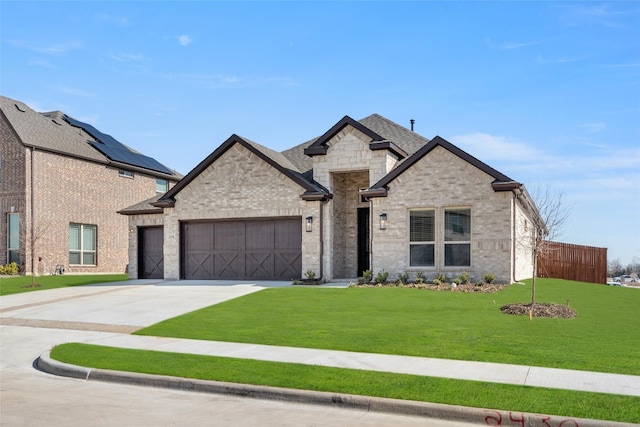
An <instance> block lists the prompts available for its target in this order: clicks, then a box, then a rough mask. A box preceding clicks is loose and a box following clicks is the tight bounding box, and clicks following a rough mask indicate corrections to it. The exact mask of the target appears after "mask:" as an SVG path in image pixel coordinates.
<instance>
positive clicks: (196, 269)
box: [185, 252, 214, 280]
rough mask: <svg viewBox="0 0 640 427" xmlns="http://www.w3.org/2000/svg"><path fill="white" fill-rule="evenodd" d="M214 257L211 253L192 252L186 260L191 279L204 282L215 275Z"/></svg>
mask: <svg viewBox="0 0 640 427" xmlns="http://www.w3.org/2000/svg"><path fill="white" fill-rule="evenodd" d="M213 261H214V257H213V255H212V254H211V253H206V252H199V253H196V252H190V253H189V255H188V256H187V257H186V260H185V268H186V269H187V271H189V272H190V277H189V278H190V279H194V280H204V279H208V278H210V277H211V276H212V275H213V274H214V262H213Z"/></svg>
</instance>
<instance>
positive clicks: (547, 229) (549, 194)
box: [518, 186, 570, 307]
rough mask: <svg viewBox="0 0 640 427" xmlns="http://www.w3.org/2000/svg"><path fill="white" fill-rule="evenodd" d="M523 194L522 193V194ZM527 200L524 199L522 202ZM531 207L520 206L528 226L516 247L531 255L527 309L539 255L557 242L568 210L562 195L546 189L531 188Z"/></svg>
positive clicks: (534, 297) (534, 284)
mask: <svg viewBox="0 0 640 427" xmlns="http://www.w3.org/2000/svg"><path fill="white" fill-rule="evenodd" d="M524 191H525V192H526V190H524ZM525 199H527V198H525ZM528 200H530V201H532V202H533V203H523V204H522V206H523V208H524V209H525V211H527V213H528V215H527V216H528V218H527V219H526V220H528V221H530V222H531V227H528V232H527V235H526V237H525V238H524V239H522V240H520V241H519V242H518V243H519V244H520V245H522V246H523V247H524V248H526V249H527V250H528V251H530V252H531V256H532V258H533V271H532V275H531V277H532V279H531V306H532V307H533V305H534V304H535V303H536V276H537V273H538V261H539V258H540V256H541V255H544V254H545V253H547V252H548V251H550V250H552V249H551V248H550V247H549V242H552V241H554V240H556V239H558V238H559V236H560V235H561V234H562V229H563V228H564V226H565V224H566V222H567V219H568V218H569V213H570V210H569V208H568V207H567V204H566V199H565V196H564V192H562V191H553V190H552V189H551V188H550V187H549V186H547V187H546V188H545V189H543V190H541V189H540V188H535V189H534V192H533V196H530V197H528Z"/></svg>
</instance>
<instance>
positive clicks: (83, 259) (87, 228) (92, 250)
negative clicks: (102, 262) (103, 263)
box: [69, 224, 97, 265]
mask: <svg viewBox="0 0 640 427" xmlns="http://www.w3.org/2000/svg"><path fill="white" fill-rule="evenodd" d="M96 237H97V236H96V226H95V225H87V224H69V264H70V265H96Z"/></svg>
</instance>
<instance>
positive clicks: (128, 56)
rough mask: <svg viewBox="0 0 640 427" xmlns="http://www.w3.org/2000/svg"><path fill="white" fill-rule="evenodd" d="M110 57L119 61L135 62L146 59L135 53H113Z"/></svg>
mask: <svg viewBox="0 0 640 427" xmlns="http://www.w3.org/2000/svg"><path fill="white" fill-rule="evenodd" d="M109 58H111V59H113V60H115V61H118V62H135V61H141V60H143V59H144V57H143V56H142V55H140V54H134V53H120V54H111V55H109Z"/></svg>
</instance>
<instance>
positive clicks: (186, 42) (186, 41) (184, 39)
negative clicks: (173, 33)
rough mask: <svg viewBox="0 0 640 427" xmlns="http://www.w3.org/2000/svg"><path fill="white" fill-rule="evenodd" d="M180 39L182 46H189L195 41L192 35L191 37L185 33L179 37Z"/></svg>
mask: <svg viewBox="0 0 640 427" xmlns="http://www.w3.org/2000/svg"><path fill="white" fill-rule="evenodd" d="M178 41H179V42H180V44H181V45H182V46H188V45H190V44H191V43H192V42H193V39H192V38H191V37H189V35H187V34H183V35H181V36H179V37H178Z"/></svg>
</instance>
